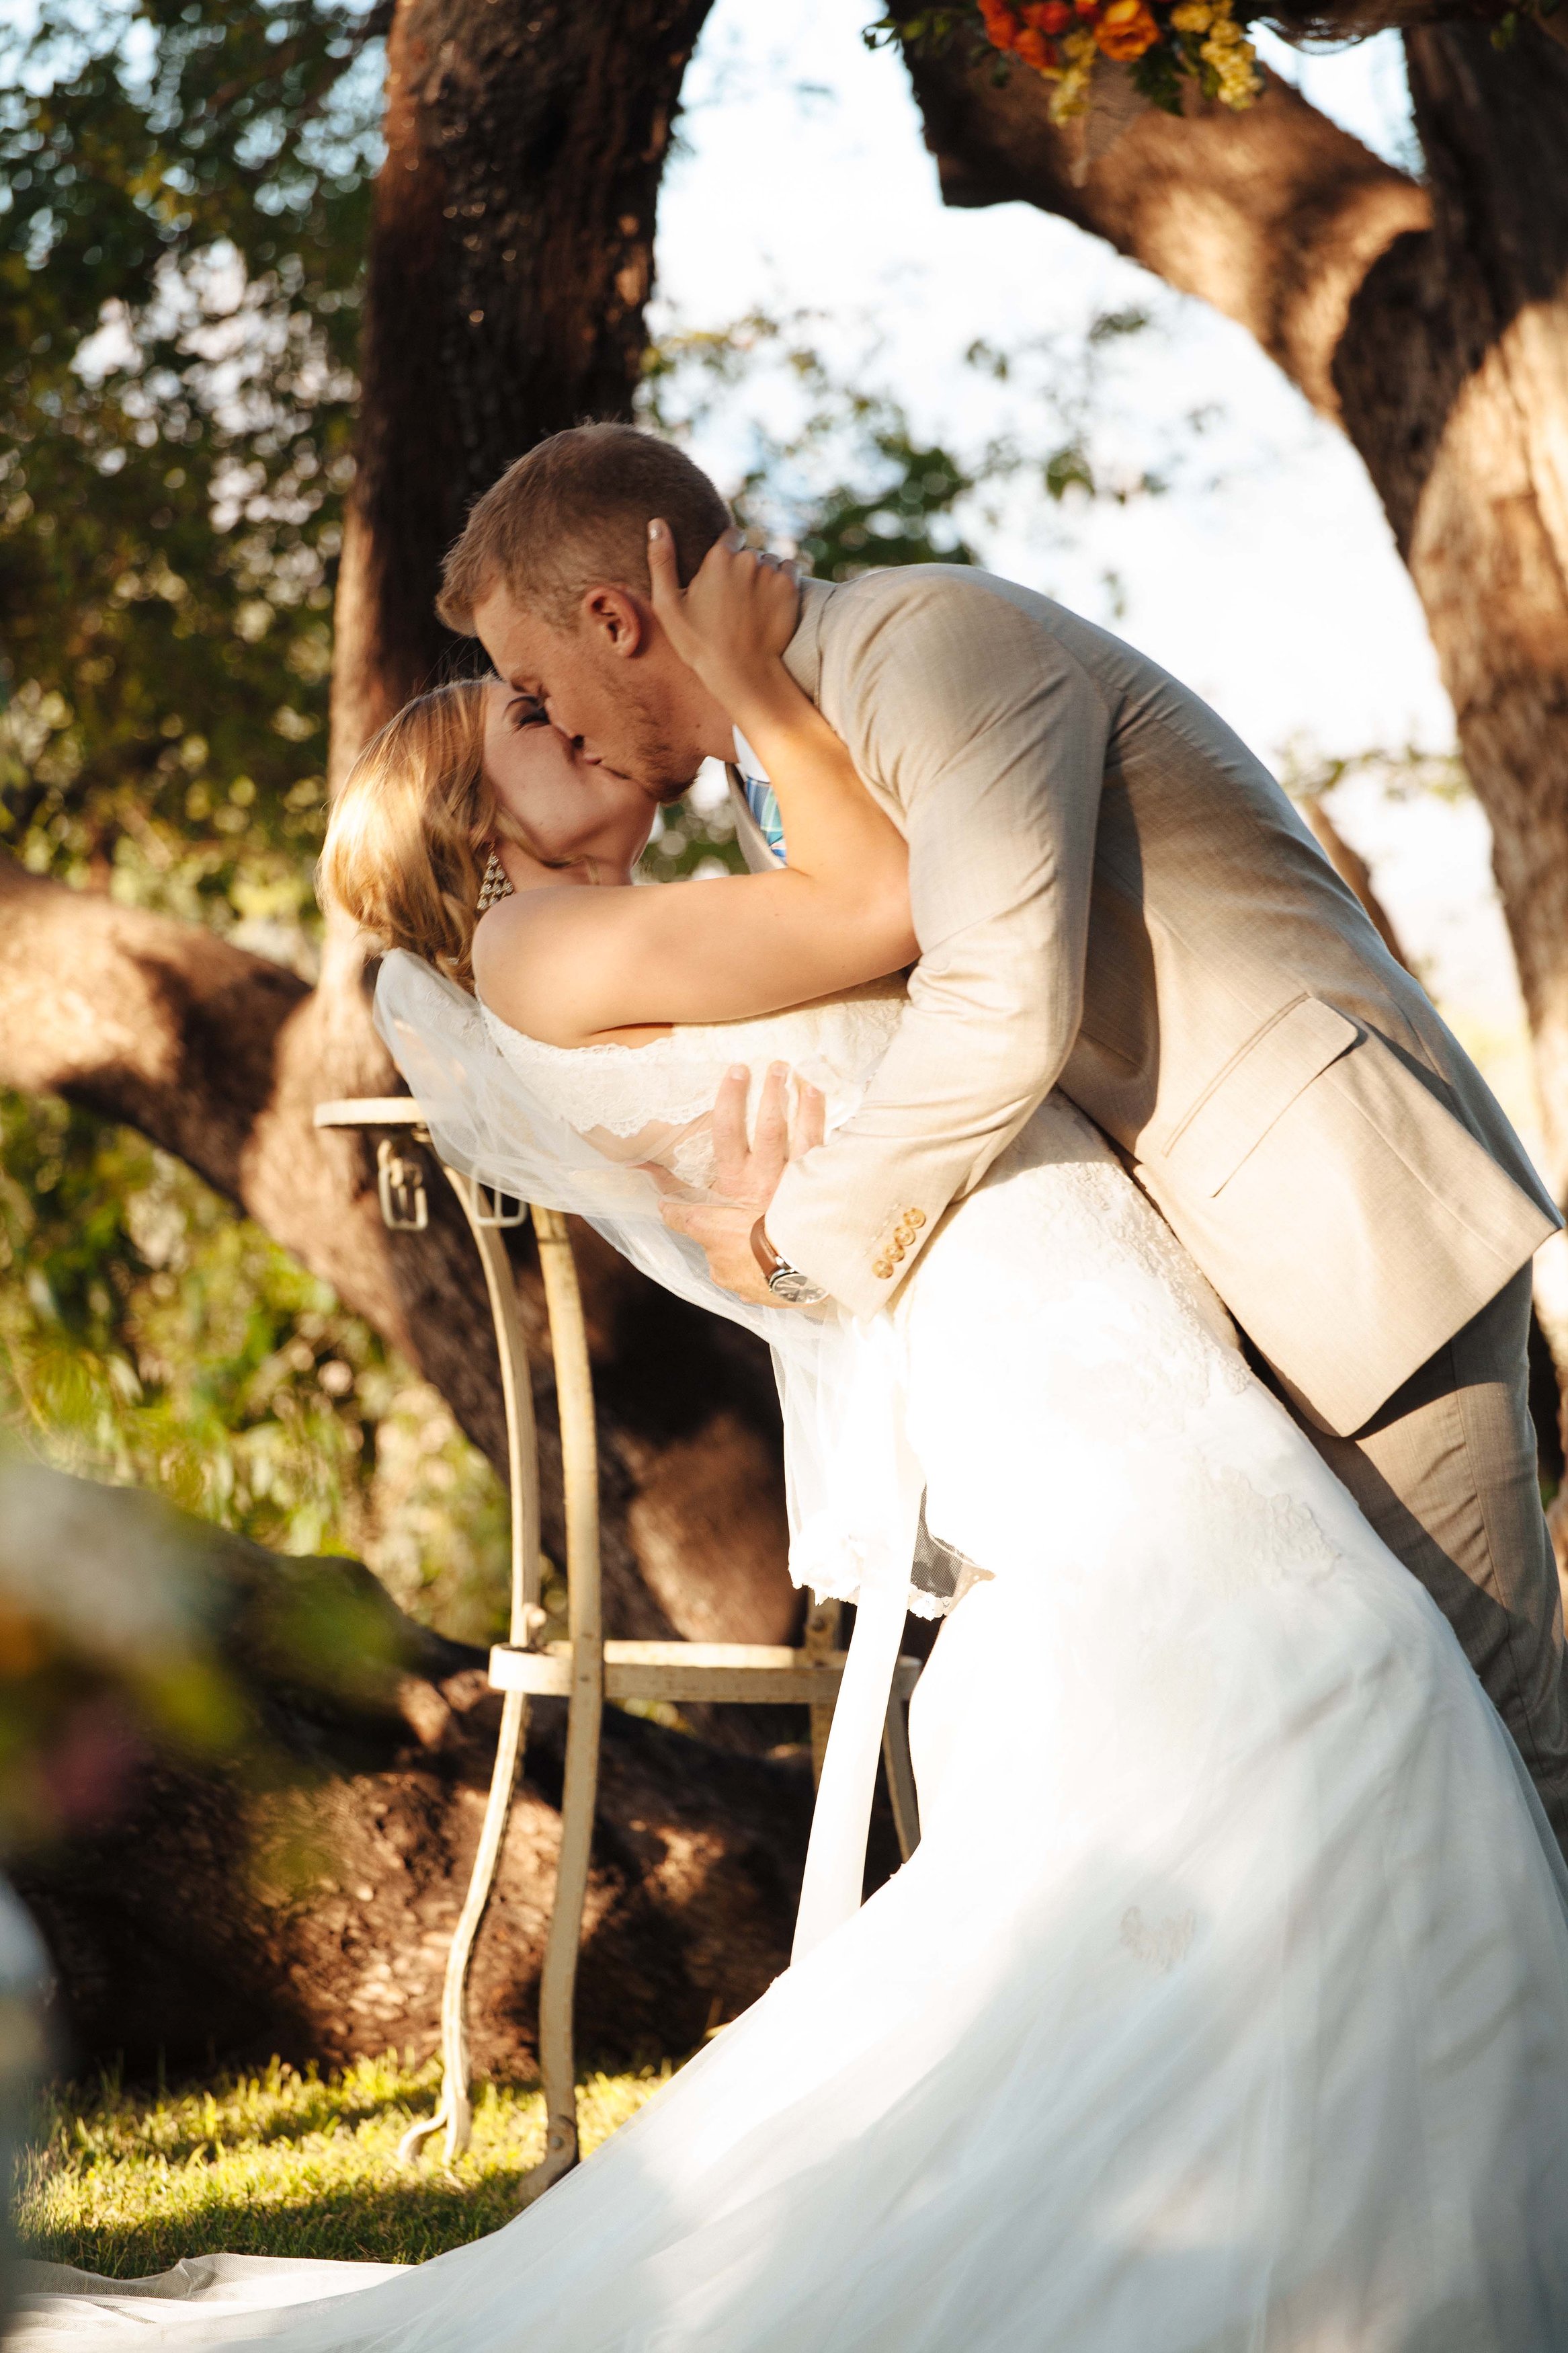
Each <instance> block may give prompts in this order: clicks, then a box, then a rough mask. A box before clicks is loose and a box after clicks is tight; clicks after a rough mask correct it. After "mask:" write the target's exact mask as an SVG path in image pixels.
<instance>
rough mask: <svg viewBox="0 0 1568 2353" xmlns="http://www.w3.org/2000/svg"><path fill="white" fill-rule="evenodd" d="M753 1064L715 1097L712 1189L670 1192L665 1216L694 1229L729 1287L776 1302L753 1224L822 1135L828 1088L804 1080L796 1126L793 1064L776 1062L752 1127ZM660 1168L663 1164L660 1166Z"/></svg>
mask: <svg viewBox="0 0 1568 2353" xmlns="http://www.w3.org/2000/svg"><path fill="white" fill-rule="evenodd" d="M751 1083H752V1082H751V1072H750V1071H747V1070H746V1069H745V1068H744V1067H743V1066H742V1065H740V1064H737V1066H736V1067H735V1069H734V1070H732V1071H731V1072H730V1074H729V1076H728V1077H727V1078H726V1079H725V1081H724V1082H723V1084H722V1085H721V1088H720V1090H719V1096H718V1100H717V1102H716V1103H714V1105H713V1192H712V1196H711V1197H710V1198H708V1199H706V1200H701V1201H677V1200H667V1201H666V1202H665V1203H664V1206H663V1209H662V1212H661V1214H662V1216H663V1219H664V1222H665V1224H666V1225H667V1226H669V1227H671V1228H673V1229H674V1230H675V1232H677V1233H679V1234H689V1235H690V1237H691V1239H692V1240H693V1241H695V1242H697V1243H698V1244H699V1245H700V1248H701V1249H702V1250H703V1252H704V1254H705V1255H706V1257H707V1260H708V1271H709V1273H710V1275H711V1276H712V1278H713V1280H714V1282H717V1283H719V1284H720V1285H721V1288H722V1289H724V1290H725V1291H731V1292H733V1293H734V1294H735V1296H736V1297H737V1298H738V1299H745V1300H749V1301H750V1302H751V1303H752V1304H753V1305H754V1306H758V1307H777V1306H778V1305H779V1304H780V1302H779V1301H778V1300H777V1299H776V1298H775V1297H774V1295H773V1293H772V1292H770V1291H769V1289H768V1286H767V1282H766V1278H765V1277H764V1275H763V1269H762V1264H761V1261H759V1260H758V1258H757V1256H756V1254H755V1252H754V1251H753V1250H752V1228H753V1227H754V1226H755V1225H756V1223H757V1220H758V1219H759V1218H761V1217H763V1215H764V1213H765V1212H766V1209H767V1206H768V1204H769V1202H770V1201H771V1200H772V1199H773V1195H774V1193H775V1191H776V1190H777V1188H778V1181H779V1178H780V1177H781V1176H783V1174H784V1169H785V1167H786V1166H788V1164H789V1162H790V1161H791V1160H794V1159H795V1158H797V1157H798V1155H800V1154H801V1153H803V1152H809V1151H811V1150H812V1148H813V1147H814V1146H815V1145H818V1144H820V1143H821V1142H822V1139H823V1119H824V1112H825V1109H826V1106H825V1103H824V1101H823V1095H822V1091H821V1089H820V1088H819V1087H814V1086H811V1085H808V1084H807V1083H806V1082H805V1080H801V1081H800V1082H798V1085H797V1101H796V1111H795V1122H794V1125H793V1129H792V1125H791V1122H790V1115H789V1066H788V1064H787V1063H784V1062H775V1063H774V1064H773V1068H772V1070H770V1071H769V1072H768V1075H767V1077H766V1079H765V1080H764V1081H763V1092H762V1095H761V1098H760V1099H759V1101H758V1104H757V1116H756V1122H755V1125H754V1127H753V1129H752V1134H751V1135H750V1136H749V1137H748V1135H747V1133H746V1103H747V1098H748V1096H749V1094H750V1092H751ZM656 1173H657V1172H656Z"/></svg>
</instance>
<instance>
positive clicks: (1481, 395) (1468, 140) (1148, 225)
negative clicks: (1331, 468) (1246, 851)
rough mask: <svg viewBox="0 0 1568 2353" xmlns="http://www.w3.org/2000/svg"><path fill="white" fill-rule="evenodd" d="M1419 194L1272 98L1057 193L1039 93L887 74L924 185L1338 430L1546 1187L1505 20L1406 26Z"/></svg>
mask: <svg viewBox="0 0 1568 2353" xmlns="http://www.w3.org/2000/svg"><path fill="white" fill-rule="evenodd" d="M1405 49H1406V55H1407V58H1408V60H1409V66H1410V78H1411V87H1412V91H1413V94H1414V98H1415V115H1416V123H1417V127H1418V129H1419V131H1420V134H1421V138H1422V142H1423V145H1424V147H1425V150H1426V157H1427V162H1428V166H1429V170H1430V176H1431V193H1430V195H1428V193H1427V191H1426V189H1424V188H1420V187H1417V186H1416V185H1415V183H1414V182H1412V181H1411V180H1409V179H1407V178H1405V175H1404V174H1400V173H1398V172H1396V171H1394V169H1392V167H1391V166H1389V165H1387V164H1383V163H1381V162H1380V161H1379V160H1378V159H1377V158H1376V157H1375V156H1373V155H1372V154H1370V153H1368V152H1367V150H1366V149H1365V148H1363V146H1362V145H1361V144H1360V143H1359V142H1357V141H1356V140H1354V139H1352V138H1351V137H1350V136H1349V134H1348V133H1346V132H1342V131H1340V130H1338V129H1336V128H1335V127H1334V126H1333V125H1332V124H1331V123H1330V122H1328V121H1326V120H1325V119H1324V117H1322V116H1321V115H1320V114H1318V113H1316V112H1315V111H1314V110H1313V109H1312V108H1311V107H1310V106H1308V105H1307V104H1306V103H1305V101H1304V100H1302V99H1300V97H1299V96H1297V95H1296V93H1295V92H1293V91H1291V90H1289V89H1287V88H1286V87H1285V86H1284V85H1282V84H1281V83H1279V81H1278V80H1276V79H1273V78H1272V77H1270V79H1269V87H1268V95H1267V97H1266V99H1265V100H1263V101H1262V103H1261V104H1259V105H1258V107H1256V108H1255V109H1254V110H1252V111H1250V112H1248V113H1244V114H1242V115H1239V116H1230V115H1227V114H1226V113H1225V112H1224V111H1223V110H1221V109H1219V108H1217V107H1216V108H1202V107H1200V108H1199V109H1198V110H1197V111H1196V112H1195V113H1194V114H1193V115H1192V116H1190V117H1189V118H1188V119H1186V120H1184V121H1180V122H1177V121H1171V120H1169V119H1167V118H1165V117H1163V116H1160V115H1158V114H1153V113H1148V114H1144V115H1142V117H1140V118H1139V119H1137V120H1136V121H1134V122H1133V124H1132V126H1131V128H1130V129H1129V130H1128V131H1127V132H1125V133H1124V134H1123V135H1122V136H1121V138H1120V139H1119V140H1117V141H1116V142H1115V143H1114V144H1113V145H1112V146H1111V147H1110V150H1109V152H1107V153H1104V154H1103V155H1101V156H1100V158H1099V159H1098V160H1097V161H1095V162H1094V163H1093V164H1090V166H1089V170H1088V172H1087V174H1086V175H1084V177H1083V179H1082V184H1081V185H1078V184H1077V183H1075V180H1074V177H1073V172H1072V164H1073V160H1074V151H1073V148H1072V145H1071V144H1070V142H1069V141H1068V138H1066V137H1064V135H1063V134H1062V133H1061V132H1057V131H1055V130H1054V129H1053V128H1052V126H1051V124H1050V121H1049V119H1048V116H1047V111H1046V90H1045V85H1044V84H1043V83H1042V82H1041V81H1040V80H1039V79H1038V78H1037V76H1035V75H1033V74H1031V73H1028V72H1026V71H1021V70H1016V71H1014V72H1013V73H1012V74H1011V75H1010V76H1009V78H1008V79H1007V81H1006V82H1005V85H1004V86H1003V87H1001V88H1000V89H998V88H997V87H995V86H994V83H993V80H992V78H991V75H990V72H989V69H987V68H985V67H984V66H980V67H976V66H974V65H973V64H972V63H971V62H970V61H969V60H968V58H966V57H965V56H964V55H963V53H962V51H961V50H960V49H959V47H957V46H956V45H955V46H954V47H952V48H950V49H948V50H947V51H945V52H944V53H943V54H942V55H940V56H931V57H917V58H913V59H911V63H910V71H911V73H912V76H913V79H914V84H915V90H916V95H917V97H918V99H919V100H920V103H921V109H922V111H923V113H924V117H925V124H926V136H927V142H928V144H929V145H930V146H931V149H932V150H933V152H934V153H935V155H936V157H937V162H938V167H939V170H940V173H941V176H942V192H943V195H944V196H945V197H946V198H947V201H948V202H949V203H951V204H962V205H987V204H999V203H1004V202H1006V201H1008V200H1010V199H1016V198H1019V197H1022V198H1024V199H1025V200H1026V202H1029V203H1032V204H1036V205H1038V206H1041V207H1042V208H1043V209H1044V210H1046V211H1048V212H1054V213H1059V214H1061V215H1062V216H1064V217H1065V218H1067V219H1068V220H1072V221H1075V222H1076V223H1078V225H1079V227H1083V228H1087V229H1090V230H1093V231H1094V232H1095V233H1096V234H1098V235H1100V236H1101V237H1107V238H1109V240H1110V243H1111V244H1113V245H1115V246H1116V247H1117V248H1119V249H1120V250H1121V252H1123V253H1126V254H1129V255H1131V258H1132V259H1135V260H1137V261H1141V262H1142V263H1143V264H1144V265H1145V267H1146V268H1148V269H1153V270H1156V271H1158V272H1159V273H1160V274H1161V275H1162V276H1163V277H1164V278H1166V279H1167V280H1169V281H1170V283H1171V284H1172V285H1173V286H1176V287H1179V288H1180V289H1181V290H1183V291H1184V292H1186V293H1192V294H1198V295H1201V296H1203V297H1204V298H1205V300H1206V301H1210V302H1212V303H1214V304H1215V308H1216V309H1218V310H1220V311H1224V312H1225V313H1226V315H1227V316H1228V317H1230V318H1233V319H1236V320H1238V321H1239V322H1241V324H1242V325H1244V326H1246V327H1247V328H1248V329H1250V331H1251V332H1252V333H1253V334H1254V335H1256V336H1257V338H1258V342H1259V343H1261V344H1262V346H1263V348H1264V350H1265V351H1267V352H1268V353H1269V354H1270V356H1271V357H1272V358H1274V359H1275V360H1276V361H1278V363H1279V365H1280V366H1281V367H1282V368H1283V369H1284V370H1285V372H1286V374H1287V375H1289V376H1290V377H1291V378H1292V379H1293V381H1294V382H1295V383H1296V384H1297V385H1299V386H1300V389H1301V391H1302V392H1303V393H1305V395H1306V396H1307V398H1308V399H1309V400H1310V401H1311V402H1312V403H1313V404H1314V406H1316V407H1318V408H1319V409H1320V410H1321V412H1322V413H1323V414H1324V415H1326V416H1329V417H1335V418H1337V419H1338V420H1339V421H1340V422H1341V423H1342V424H1343V426H1344V427H1345V429H1346V431H1347V432H1348V433H1349V435H1350V437H1351V439H1352V441H1353V442H1354V444H1355V447H1356V448H1357V449H1358V450H1359V451H1360V453H1361V455H1362V458H1363V459H1364V461H1365V463H1366V466H1367V469H1368V470H1369V472H1370V473H1371V475H1372V479H1373V482H1374V483H1375V485H1376V487H1377V490H1378V492H1379V494H1380V496H1381V497H1382V499H1383V501H1384V507H1385V508H1386V510H1387V512H1388V516H1389V520H1390V522H1391V523H1392V525H1393V527H1394V533H1395V536H1396V539H1397V541H1398V543H1399V547H1400V550H1401V553H1402V554H1404V556H1405V561H1406V562H1407V563H1408V565H1409V566H1410V570H1411V575H1412V577H1413V578H1414V580H1415V586H1416V588H1417V590H1418V592H1419V594H1420V596H1421V598H1422V601H1423V603H1424V605H1425V607H1426V615H1427V619H1428V622H1429V625H1430V627H1431V629H1432V634H1433V638H1434V641H1435V643H1436V648H1437V652H1438V657H1439V660H1440V662H1441V664H1442V670H1443V677H1444V681H1445V683H1446V685H1447V689H1448V691H1449V693H1450V695H1451V696H1452V698H1453V702H1454V707H1455V712H1456V715H1457V718H1458V729H1459V739H1460V743H1461V745H1462V747H1463V750H1464V754H1465V757H1466V761H1467V764H1468V768H1469V772H1470V776H1471V778H1472V780H1473V782H1474V785H1475V788H1476V791H1477V794H1478V795H1479V798H1480V800H1481V803H1482V805H1483V807H1485V809H1486V812H1487V815H1488V817H1489V819H1490V821H1491V826H1492V831H1493V838H1494V842H1495V851H1494V859H1495V865H1496V871H1497V877H1498V883H1499V888H1500V892H1501V895H1502V902H1503V907H1504V911H1505V913H1506V915H1507V918H1508V923H1509V928H1510V934H1511V936H1512V940H1513V945H1514V951H1515V954H1516V955H1517V957H1518V961H1519V968H1520V976H1521V983H1522V985H1523V989H1524V995H1525V1002H1526V1005H1527V1007H1528V1008H1529V1013H1530V1019H1531V1031H1532V1035H1533V1039H1534V1045H1535V1054H1536V1066H1537V1071H1538V1076H1539V1079H1540V1085H1541V1093H1542V1115H1543V1119H1544V1123H1545V1127H1546V1133H1547V1137H1548V1143H1549V1148H1550V1153H1551V1157H1552V1167H1553V1171H1554V1174H1555V1176H1556V1180H1557V1182H1558V1184H1559V1186H1560V1187H1561V1186H1563V1185H1564V1184H1565V1183H1568V789H1565V787H1568V748H1565V744H1564V729H1563V713H1564V709H1565V707H1568V577H1565V575H1568V295H1565V293H1564V286H1565V283H1568V278H1565V265H1568V191H1565V189H1564V185H1563V175H1562V169H1561V156H1562V152H1563V142H1564V137H1565V134H1568V51H1565V50H1564V49H1563V47H1562V46H1561V45H1560V44H1558V43H1556V42H1554V41H1552V40H1551V39H1549V38H1548V37H1546V36H1545V34H1544V33H1543V32H1542V29H1541V28H1540V27H1538V26H1533V25H1531V23H1530V22H1529V20H1528V19H1525V20H1523V21H1522V22H1521V26H1520V31H1519V36H1518V39H1517V41H1516V42H1515V43H1514V45H1513V47H1510V48H1508V49H1504V50H1502V51H1499V50H1498V49H1495V48H1494V47H1492V45H1491V41H1490V37H1489V30H1488V28H1487V27H1486V26H1483V25H1479V24H1475V25H1472V24H1464V23H1458V24H1444V25H1435V26H1421V27H1420V28H1418V29H1417V30H1415V31H1413V32H1410V33H1408V34H1406V36H1405Z"/></svg>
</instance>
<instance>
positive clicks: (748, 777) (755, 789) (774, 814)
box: [735, 728, 784, 858]
mask: <svg viewBox="0 0 1568 2353" xmlns="http://www.w3.org/2000/svg"><path fill="white" fill-rule="evenodd" d="M735 753H736V765H737V767H738V768H739V770H740V775H741V789H742V792H743V793H744V794H745V796H746V807H748V808H749V809H750V810H751V812H752V821H753V823H754V824H755V826H756V828H757V831H758V832H759V833H760V834H761V835H762V837H763V840H764V841H765V842H766V843H767V845H768V848H769V849H771V850H772V851H773V855H774V857H775V858H783V856H784V819H783V818H782V817H780V815H779V801H778V795H777V794H776V793H775V792H774V790H773V786H772V785H770V784H769V782H768V780H767V778H766V776H752V773H751V771H752V768H754V767H761V765H762V763H761V761H760V760H759V759H758V758H757V755H756V754H755V753H754V752H753V751H752V747H751V745H750V744H748V743H747V741H746V739H745V737H744V736H743V735H742V733H741V731H740V729H739V728H737V729H736V731H735Z"/></svg>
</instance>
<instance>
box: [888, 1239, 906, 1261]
mask: <svg viewBox="0 0 1568 2353" xmlns="http://www.w3.org/2000/svg"><path fill="white" fill-rule="evenodd" d="M903 1254H904V1246H903V1244H902V1242H895V1243H894V1244H893V1247H892V1249H891V1250H889V1253H888V1255H889V1258H891V1259H895V1260H896V1259H900V1258H902V1256H903Z"/></svg>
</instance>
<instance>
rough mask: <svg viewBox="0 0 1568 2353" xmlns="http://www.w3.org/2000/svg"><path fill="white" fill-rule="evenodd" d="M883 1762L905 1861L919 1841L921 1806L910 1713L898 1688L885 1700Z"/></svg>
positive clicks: (896, 1828)
mask: <svg viewBox="0 0 1568 2353" xmlns="http://www.w3.org/2000/svg"><path fill="white" fill-rule="evenodd" d="M882 1765H883V1768H884V1770H885V1771H886V1773H887V1776H888V1795H889V1798H890V1799H891V1800H892V1806H893V1828H894V1829H895V1830H896V1831H897V1832H898V1834H899V1852H900V1854H901V1855H902V1856H903V1859H904V1861H905V1862H908V1861H909V1859H910V1855H911V1854H913V1852H914V1851H915V1849H916V1847H917V1846H919V1844H920V1842H921V1810H920V1800H919V1799H918V1798H917V1797H916V1795H915V1768H914V1766H913V1765H912V1763H911V1762H910V1719H909V1715H908V1712H907V1710H906V1707H905V1704H904V1702H903V1701H902V1700H901V1699H900V1697H899V1695H898V1693H897V1692H894V1694H893V1695H892V1697H891V1698H890V1699H889V1702H888V1719H887V1722H886V1723H885V1724H884V1725H883V1726H882Z"/></svg>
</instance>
